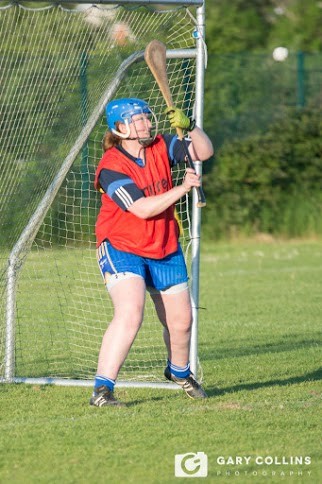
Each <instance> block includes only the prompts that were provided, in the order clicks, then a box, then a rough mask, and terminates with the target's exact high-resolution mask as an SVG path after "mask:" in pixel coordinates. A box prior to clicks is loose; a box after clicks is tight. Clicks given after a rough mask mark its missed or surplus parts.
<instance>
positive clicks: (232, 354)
mask: <svg viewBox="0 0 322 484" xmlns="http://www.w3.org/2000/svg"><path fill="white" fill-rule="evenodd" d="M321 336H322V335H320V334H319V333H317V334H316V338H310V339H307V340H299V339H298V337H299V335H296V334H294V335H292V334H290V335H285V338H283V339H281V340H280V341H276V342H272V343H263V344H260V343H256V341H254V340H252V341H250V340H246V341H245V340H242V339H235V340H232V339H230V340H229V343H230V345H231V346H230V347H229V348H227V347H226V348H221V347H220V344H222V342H220V341H218V343H217V344H218V346H217V344H216V343H215V344H214V346H213V347H212V348H210V347H209V343H200V344H199V354H200V360H201V361H207V360H211V361H213V360H223V359H225V358H241V357H243V356H249V355H261V354H265V353H283V352H288V351H295V350H298V349H304V348H312V347H315V348H317V347H319V346H321V341H322V338H321Z"/></svg>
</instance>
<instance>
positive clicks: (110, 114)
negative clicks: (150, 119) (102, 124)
mask: <svg viewBox="0 0 322 484" xmlns="http://www.w3.org/2000/svg"><path fill="white" fill-rule="evenodd" d="M105 113H106V121H107V126H108V127H109V129H111V130H115V129H116V123H117V122H120V123H124V122H125V121H126V120H127V121H128V122H131V118H132V116H133V115H134V114H141V113H146V114H152V112H151V109H150V108H149V105H148V103H146V102H145V101H143V100H142V99H136V98H134V97H130V98H121V99H114V101H110V102H109V103H108V104H107V105H106V108H105Z"/></svg>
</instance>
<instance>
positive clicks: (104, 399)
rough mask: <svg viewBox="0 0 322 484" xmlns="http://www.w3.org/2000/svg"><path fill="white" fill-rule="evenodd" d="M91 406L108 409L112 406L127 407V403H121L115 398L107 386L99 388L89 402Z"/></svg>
mask: <svg viewBox="0 0 322 484" xmlns="http://www.w3.org/2000/svg"><path fill="white" fill-rule="evenodd" d="M89 403H90V405H93V406H94V407H107V406H108V405H112V406H114V407H125V403H121V402H120V401H119V400H117V399H116V398H115V397H114V393H113V392H112V390H110V389H109V388H108V387H106V386H105V385H102V386H100V387H98V388H97V391H95V393H94V395H93V396H92V398H91V399H90V401H89Z"/></svg>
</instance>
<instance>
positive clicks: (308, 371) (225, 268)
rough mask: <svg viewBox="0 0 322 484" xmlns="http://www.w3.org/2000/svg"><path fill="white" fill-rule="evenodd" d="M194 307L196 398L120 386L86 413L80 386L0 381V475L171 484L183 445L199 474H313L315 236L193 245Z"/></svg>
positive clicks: (229, 478)
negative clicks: (203, 467)
mask: <svg viewBox="0 0 322 484" xmlns="http://www.w3.org/2000/svg"><path fill="white" fill-rule="evenodd" d="M200 306H201V307H202V309H200V331H199V348H200V350H199V352H200V361H201V365H202V370H203V379H204V385H205V388H206V390H207V392H208V394H209V398H208V399H207V400H205V401H201V402H198V401H191V400H189V399H188V398H186V397H185V396H184V394H183V393H182V392H181V391H173V390H172V391H170V390H169V391H168V390H165V391H161V390H151V389H142V390H138V389H124V388H120V389H119V390H118V391H117V393H118V396H119V398H120V399H122V400H123V401H124V402H126V403H127V407H126V408H120V409H117V408H103V409H96V408H91V407H90V406H89V405H88V400H89V397H90V393H91V389H90V388H79V387H73V388H67V387H51V386H36V385H0V405H1V413H0V419H1V420H0V482H1V483H9V482H10V483H20V482H21V483H56V482H57V483H58V482H59V483H89V482H91V483H92V482H94V483H96V482H104V483H105V482H106V483H174V482H177V481H178V480H179V482H180V479H179V478H177V477H175V474H174V460H175V455H176V454H184V453H187V452H204V453H206V454H207V455H208V477H207V478H204V481H206V482H214V483H215V482H239V483H244V482H245V483H246V482H253V483H257V482H298V483H302V482H303V483H306V482H310V483H320V482H322V466H321V414H322V412H321V394H322V391H321V377H322V372H321V353H322V352H321V319H322V318H321V315H322V246H321V244H320V242H319V241H306V242H303V241H296V242H271V243H266V244H265V243H259V242H254V241H246V242H243V243H241V242H239V243H231V244H225V243H220V244H215V243H212V244H211V243H209V242H208V243H203V245H202V257H201V285H200ZM221 457H223V458H224V461H223V459H221ZM245 457H250V459H249V461H248V463H246V461H245ZM256 457H258V458H259V459H260V460H259V462H261V459H266V460H267V463H266V464H259V463H256V460H255V459H256ZM295 457H297V458H298V459H300V458H302V459H303V463H302V464H299V463H297V464H292V459H293V462H294V458H295ZM305 457H309V461H310V462H311V463H310V464H305V463H304V458H305ZM236 458H241V460H238V462H237V463H236ZM283 459H284V460H283ZM272 460H273V461H274V462H273V463H272V464H271V463H270V462H271V461H272ZM223 462H224V463H223ZM298 462H299V460H298ZM181 481H183V479H181ZM183 482H184V481H183ZM188 482H190V481H188Z"/></svg>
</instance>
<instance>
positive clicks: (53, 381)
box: [0, 377, 181, 390]
mask: <svg viewBox="0 0 322 484" xmlns="http://www.w3.org/2000/svg"><path fill="white" fill-rule="evenodd" d="M0 383H26V384H29V385H55V386H74V387H92V386H93V385H94V380H70V379H65V378H23V377H21V378H12V379H10V380H5V379H4V378H0ZM115 388H155V389H160V390H161V389H163V390H181V388H180V387H179V386H178V385H176V384H175V383H170V382H169V383H166V382H164V383H162V382H138V381H132V382H131V381H119V382H116V384H115Z"/></svg>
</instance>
